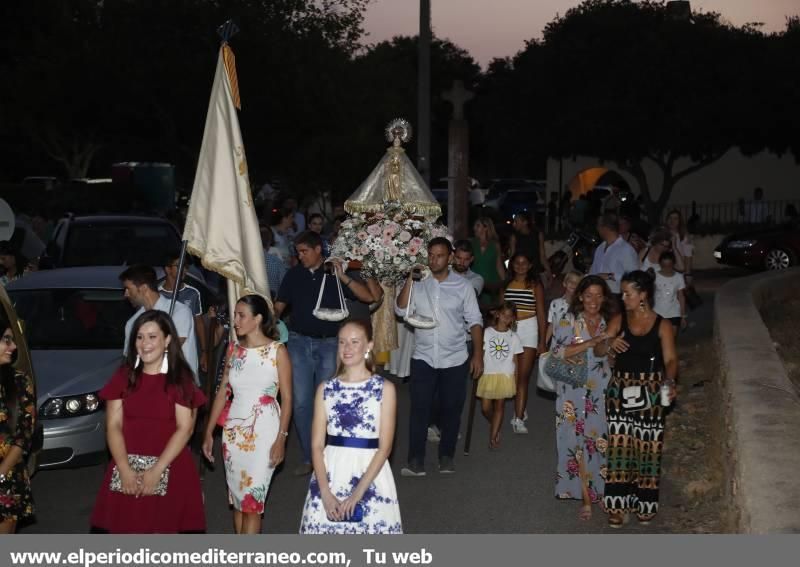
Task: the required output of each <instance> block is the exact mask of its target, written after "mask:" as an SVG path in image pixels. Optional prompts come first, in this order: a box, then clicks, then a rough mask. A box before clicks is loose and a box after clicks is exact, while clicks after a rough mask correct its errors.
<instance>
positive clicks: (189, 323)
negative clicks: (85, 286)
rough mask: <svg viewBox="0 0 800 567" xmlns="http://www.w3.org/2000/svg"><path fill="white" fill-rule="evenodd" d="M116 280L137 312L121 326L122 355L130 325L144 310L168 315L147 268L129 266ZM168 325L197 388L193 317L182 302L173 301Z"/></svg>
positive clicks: (124, 350)
mask: <svg viewBox="0 0 800 567" xmlns="http://www.w3.org/2000/svg"><path fill="white" fill-rule="evenodd" d="M119 281H121V282H122V286H123V287H124V288H125V297H126V298H128V301H130V302H131V304H132V305H133V306H134V307H138V308H139V309H138V310H137V311H136V313H134V314H133V316H132V317H131V318H130V319H128V322H127V323H125V344H124V345H123V348H122V352H123V354H128V345H129V344H130V336H131V329H132V328H133V322H134V321H136V318H137V317H139V315H141V314H142V313H144V312H145V311H149V310H150V309H157V310H159V311H163V312H164V313H169V305H170V300H169V299H167V298H166V297H164V296H163V295H161V294H160V293H159V292H158V280H157V278H156V271H155V270H154V269H153V268H151V267H150V266H143V265H137V266H131V267H130V268H128V269H126V270H125V271H124V272H122V273H121V274H120V275H119ZM172 322H173V323H174V324H175V330H176V331H177V332H178V338H179V339H180V341H181V350H182V351H183V357H184V358H185V359H186V362H187V363H188V364H189V367H190V368H191V369H192V373H193V376H192V378H193V379H194V381H195V383H196V384H198V385H199V381H198V378H197V339H196V338H195V334H194V317H193V316H192V312H191V311H190V310H189V308H188V307H186V306H185V305H184V304H183V303H181V302H179V301H176V302H175V309H174V310H173V312H172Z"/></svg>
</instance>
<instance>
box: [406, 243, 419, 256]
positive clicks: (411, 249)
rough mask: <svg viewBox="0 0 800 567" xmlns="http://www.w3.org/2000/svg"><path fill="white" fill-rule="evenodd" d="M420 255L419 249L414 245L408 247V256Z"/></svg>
mask: <svg viewBox="0 0 800 567" xmlns="http://www.w3.org/2000/svg"><path fill="white" fill-rule="evenodd" d="M418 253H419V248H417V247H416V246H414V245H413V244H412V245H411V246H409V247H408V255H409V256H416V255H417V254H418Z"/></svg>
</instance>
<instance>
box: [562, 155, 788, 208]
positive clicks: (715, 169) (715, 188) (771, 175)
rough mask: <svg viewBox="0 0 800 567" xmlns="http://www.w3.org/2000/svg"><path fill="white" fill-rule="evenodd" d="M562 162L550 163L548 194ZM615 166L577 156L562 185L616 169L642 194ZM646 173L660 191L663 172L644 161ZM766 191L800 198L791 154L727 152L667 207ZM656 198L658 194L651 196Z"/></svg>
mask: <svg viewBox="0 0 800 567" xmlns="http://www.w3.org/2000/svg"><path fill="white" fill-rule="evenodd" d="M690 164H691V162H690V161H689V160H679V161H678V162H677V165H676V167H675V168H674V171H680V170H683V169H685V168H686V167H687V166H689V165H690ZM559 165H560V164H559V160H557V159H548V160H547V192H548V193H550V192H551V191H552V192H558V184H559ZM615 165H616V164H615V163H614V162H605V163H604V162H602V161H600V160H599V159H597V158H594V157H590V156H577V157H575V158H566V159H564V160H563V176H562V181H563V184H564V185H565V186H566V185H568V184H569V182H570V181H571V180H572V178H573V177H574V176H575V175H577V174H578V173H580V172H581V171H583V170H584V169H587V168H590V167H598V166H599V167H605V168H607V169H613V170H615V171H616V172H617V173H619V174H620V175H622V177H623V178H625V180H626V181H627V182H628V184H629V185H630V187H631V189H632V190H633V192H634V193H635V194H637V195H638V194H639V187H638V184H637V183H636V180H635V179H634V178H633V177H632V176H631V175H629V174H627V173H625V172H624V171H622V170H619V169H617V168H616V167H615ZM644 170H645V173H646V174H647V179H648V182H649V185H650V189H651V191H653V190H654V188H655V189H656V190H658V189H660V187H661V183H662V175H661V170H660V169H659V168H658V166H656V165H655V163H653V162H652V161H651V160H645V162H644ZM757 186H760V187H763V188H764V198H765V199H766V200H768V201H772V200H785V199H798V198H800V165H799V164H798V163H796V162H795V158H794V156H793V155H792V154H791V153H787V154H784V155H783V156H782V157H779V156H777V155H775V154H771V153H769V152H762V153H760V154H756V155H754V156H752V157H745V156H743V155H742V153H741V152H740V151H739V150H738V149H732V150H730V151H728V153H727V154H725V156H723V157H722V158H721V159H720V160H719V161H716V162H714V163H713V164H711V165H709V166H708V167H705V168H703V169H701V170H700V171H697V172H696V173H693V174H691V175H689V176H688V177H685V178H683V179H682V180H681V181H679V182H678V184H677V185H675V187H674V189H673V191H672V195H671V197H670V200H669V201H668V203H667V206H673V205H688V204H690V203H691V202H692V201H697V203H698V204H702V203H725V202H734V201H737V200H738V199H740V198H745V199H750V198H751V197H752V195H753V189H754V188H755V187H757ZM651 196H652V197H653V198H657V197H658V195H657V194H653V193H651Z"/></svg>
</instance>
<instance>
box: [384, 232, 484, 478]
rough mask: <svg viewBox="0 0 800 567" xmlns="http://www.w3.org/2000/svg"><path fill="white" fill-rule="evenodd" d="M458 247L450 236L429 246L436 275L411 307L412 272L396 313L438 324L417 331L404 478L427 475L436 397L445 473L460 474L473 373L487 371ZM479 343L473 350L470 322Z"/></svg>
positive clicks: (419, 287) (419, 285) (418, 289)
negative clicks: (459, 449) (457, 265)
mask: <svg viewBox="0 0 800 567" xmlns="http://www.w3.org/2000/svg"><path fill="white" fill-rule="evenodd" d="M452 256H453V247H452V245H451V244H450V241H449V240H447V239H446V238H434V239H432V240H431V241H430V243H429V244H428V267H429V268H430V270H431V277H429V278H427V279H425V280H424V281H421V282H415V284H414V287H415V289H414V299H413V303H414V305H411V306H409V305H408V298H409V291H410V288H411V281H412V277H413V275H412V274H410V275H409V277H408V279H407V280H406V283H405V285H404V286H403V288H402V289H401V290H400V293H399V294H398V296H397V302H396V306H395V311H396V312H397V314H398V315H400V316H401V317H405V316H406V315H407V314H409V313H411V314H414V313H416V314H419V315H422V316H426V317H431V318H433V319H434V320H435V321H436V326H435V327H433V328H432V329H421V328H417V329H416V331H415V333H414V334H415V338H416V345H415V347H414V353H413V354H412V355H411V380H410V384H409V386H410V394H411V419H410V423H409V449H408V464H407V466H405V467H403V469H402V470H401V471H400V474H402V475H403V476H425V444H426V442H427V434H428V420H429V418H430V416H431V409H432V405H433V399H434V394H437V393H438V398H439V410H440V414H439V422H440V424H441V429H442V437H441V441H440V443H439V472H440V473H442V474H452V473H454V472H455V466H454V464H453V457H454V456H455V449H456V441H457V440H458V429H459V427H460V424H461V410H462V409H463V407H464V401H465V400H466V395H467V382H468V379H469V375H470V374H471V375H472V377H474V378H477V377H479V376H480V375H481V374H482V373H483V319H482V317H481V312H480V309H479V308H478V299H477V297H476V295H475V290H474V289H473V287H472V285H471V284H470V282H469V281H468V280H467V279H466V278H464V277H462V276H460V275H457V274H455V273H453V272H451V271H450V267H449V265H450V263H451V261H452ZM465 323H466V325H467V326H468V328H469V332H470V335H471V337H472V343H473V345H474V351H473V355H472V356H471V357H470V355H469V353H468V351H467V343H466V340H465V338H464V324H465Z"/></svg>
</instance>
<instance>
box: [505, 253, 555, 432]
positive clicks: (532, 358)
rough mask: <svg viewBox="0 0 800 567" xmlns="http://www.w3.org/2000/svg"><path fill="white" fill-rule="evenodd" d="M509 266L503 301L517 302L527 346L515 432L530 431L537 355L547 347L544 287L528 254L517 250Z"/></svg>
mask: <svg viewBox="0 0 800 567" xmlns="http://www.w3.org/2000/svg"><path fill="white" fill-rule="evenodd" d="M509 268H510V269H509V271H508V276H507V277H506V285H505V289H504V290H503V292H502V294H501V297H500V301H501V302H502V301H510V302H512V303H514V304H515V305H516V306H517V335H519V338H520V340H521V341H522V347H523V349H524V350H523V353H522V356H521V357H520V364H519V365H518V366H517V395H516V401H515V402H514V410H515V411H514V418H513V419H512V420H511V427H512V428H513V430H514V433H527V432H528V429H527V427H525V420H526V419H527V418H528V412H527V411H526V409H525V408H526V407H527V405H528V383H529V381H530V377H531V370H533V365H534V364H535V362H536V357H537V356H538V354H539V353H540V352H544V349H545V346H544V339H545V323H546V321H545V313H544V309H545V301H544V287H543V286H542V282H541V280H540V278H539V271H538V269H537V267H536V266H535V265H534V263H533V262H532V261H531V259H530V258H529V257H528V256H527V255H525V254H523V253H521V252H517V253H515V254H514V255H513V256H512V257H511V261H510V262H509ZM537 308H538V309H537ZM539 310H542V316H541V317H538V316H537V314H538V311H539Z"/></svg>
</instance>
